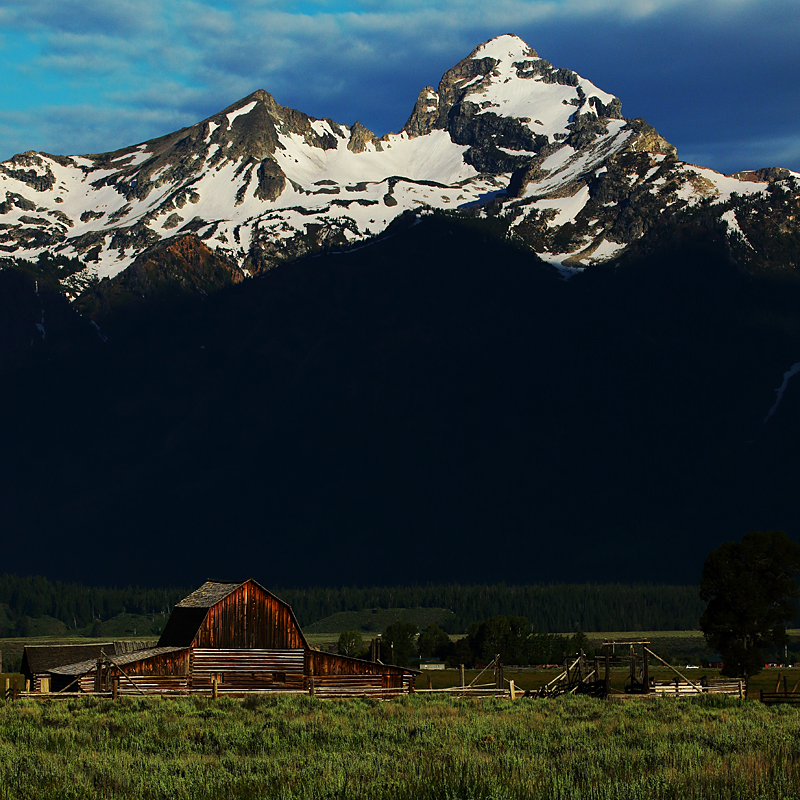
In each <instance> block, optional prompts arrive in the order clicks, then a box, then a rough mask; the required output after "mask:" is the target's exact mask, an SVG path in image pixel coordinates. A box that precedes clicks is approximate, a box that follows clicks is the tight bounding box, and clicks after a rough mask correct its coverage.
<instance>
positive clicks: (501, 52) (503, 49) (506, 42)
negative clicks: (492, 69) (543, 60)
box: [467, 33, 539, 61]
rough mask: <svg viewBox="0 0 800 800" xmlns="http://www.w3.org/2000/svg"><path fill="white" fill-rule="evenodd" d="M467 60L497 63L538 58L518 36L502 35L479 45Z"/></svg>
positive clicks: (511, 34)
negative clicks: (483, 60)
mask: <svg viewBox="0 0 800 800" xmlns="http://www.w3.org/2000/svg"><path fill="white" fill-rule="evenodd" d="M467 58H494V59H496V60H497V61H503V60H505V59H509V58H511V59H515V58H522V59H524V58H539V56H538V55H537V53H536V51H535V50H534V49H533V48H532V47H531V46H530V45H529V44H528V43H527V42H525V41H523V40H522V39H520V38H519V36H516V35H514V34H513V33H504V34H503V35H502V36H495V37H494V38H493V39H489V40H488V41H486V42H483V43H482V44H479V45H478V46H477V47H476V48H475V49H474V50H473V51H472V52H471V53H470V54H469V55H468V56H467Z"/></svg>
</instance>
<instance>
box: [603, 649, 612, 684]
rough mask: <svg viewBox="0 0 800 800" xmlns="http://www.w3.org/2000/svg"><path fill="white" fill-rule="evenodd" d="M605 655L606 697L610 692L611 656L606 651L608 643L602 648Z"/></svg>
mask: <svg viewBox="0 0 800 800" xmlns="http://www.w3.org/2000/svg"><path fill="white" fill-rule="evenodd" d="M603 650H604V651H605V656H606V675H605V681H604V683H605V693H606V697H608V695H609V694H611V656H610V654H609V652H608V645H605V647H604V648H603Z"/></svg>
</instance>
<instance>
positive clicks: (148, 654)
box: [47, 647, 188, 677]
mask: <svg viewBox="0 0 800 800" xmlns="http://www.w3.org/2000/svg"><path fill="white" fill-rule="evenodd" d="M187 649H188V648H186V647H151V648H150V649H148V650H137V651H136V652H134V653H125V655H121V656H115V655H111V653H106V655H108V656H109V657H110V659H111V661H112V663H113V664H116V665H117V666H119V667H124V666H125V665H126V664H133V663H134V662H136V661H144V660H145V659H147V658H152V657H153V656H161V655H165V654H166V653H175V652H177V651H178V650H187ZM98 657H99V656H96V657H95V658H90V659H87V660H85V661H77V662H76V663H74V664H65V665H63V666H59V667H55V668H54V669H50V670H47V671H48V672H50V673H51V674H53V675H69V676H72V677H75V676H77V675H85V674H86V673H87V672H91V671H92V670H93V669H94V668H95V667H96V666H97V658H98Z"/></svg>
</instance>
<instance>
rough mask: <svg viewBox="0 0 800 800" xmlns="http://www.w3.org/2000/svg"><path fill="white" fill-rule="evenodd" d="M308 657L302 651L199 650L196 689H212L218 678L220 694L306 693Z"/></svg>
mask: <svg viewBox="0 0 800 800" xmlns="http://www.w3.org/2000/svg"><path fill="white" fill-rule="evenodd" d="M304 656H305V653H304V651H303V650H302V649H294V650H217V649H207V650H206V649H196V650H194V651H193V652H192V689H210V688H211V681H212V679H214V678H216V679H217V681H218V689H219V690H220V691H227V690H256V689H271V690H275V691H281V690H295V691H298V690H302V689H303V688H304V687H305V676H304V674H303V663H304Z"/></svg>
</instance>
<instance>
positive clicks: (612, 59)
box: [0, 0, 800, 172]
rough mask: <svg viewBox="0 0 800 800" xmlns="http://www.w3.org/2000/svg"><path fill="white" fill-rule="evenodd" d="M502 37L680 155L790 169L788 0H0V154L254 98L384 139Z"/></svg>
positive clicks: (134, 137) (177, 120)
mask: <svg viewBox="0 0 800 800" xmlns="http://www.w3.org/2000/svg"><path fill="white" fill-rule="evenodd" d="M502 33H516V34H517V35H519V36H521V37H522V38H523V39H524V40H525V41H526V42H528V44H530V45H531V46H532V47H534V48H535V49H536V50H537V52H538V53H539V55H540V56H542V57H544V58H546V59H548V60H549V61H551V62H552V63H553V64H555V65H556V66H559V67H568V68H570V69H573V70H575V71H576V72H578V73H579V74H581V75H582V76H583V77H585V78H588V79H589V80H591V81H592V82H593V83H595V84H596V85H597V86H599V87H600V88H601V89H603V90H605V91H607V92H611V93H612V94H615V95H617V96H618V97H619V98H620V99H621V100H622V111H623V114H624V115H625V116H628V117H644V118H645V119H646V120H647V121H648V122H649V123H650V124H651V125H653V126H654V127H656V128H657V129H658V130H659V132H660V133H661V134H662V135H663V136H664V137H665V138H666V139H668V140H669V141H670V142H672V143H673V144H674V145H676V146H677V148H678V153H679V155H680V156H681V158H683V159H685V160H687V161H692V162H695V163H700V164H703V165H706V166H710V167H713V168H715V169H718V170H720V171H723V172H731V171H734V170H737V169H747V168H758V167H762V166H772V165H778V166H786V167H790V168H792V169H795V170H798V171H800V0H703V1H702V2H700V0H484V1H483V2H477V1H476V0H380V2H379V1H378V0H302V2H273V0H227V1H223V0H24V2H23V1H22V0H0V69H2V73H1V74H2V76H3V79H2V82H0V159H5V158H9V157H10V156H11V155H13V154H14V153H17V152H21V151H23V150H44V151H47V152H52V153H69V154H74V153H90V152H100V151H105V150H112V149H115V148H117V147H122V146H125V145H129V144H134V143H138V142H140V141H143V140H145V139H149V138H153V137H155V136H159V135H162V134H165V133H169V132H170V131H173V130H176V129H177V128H180V127H183V126H185V125H191V124H192V123H194V122H197V121H198V120H200V119H203V118H204V117H207V116H210V115H211V114H213V113H215V112H217V111H219V110H221V109H222V108H224V107H225V106H227V105H230V104H231V103H233V102H235V101H236V100H238V99H239V98H241V97H244V96H245V95H247V94H249V93H250V92H252V91H253V90H255V89H266V90H267V91H269V92H270V93H271V94H273V95H274V96H275V98H276V99H277V100H278V102H279V103H281V104H283V105H289V106H293V107H295V108H299V109H300V110H302V111H305V112H306V113H307V114H311V115H313V116H318V117H322V116H329V117H332V118H334V119H335V120H337V121H339V122H342V123H347V124H351V123H352V122H354V121H355V120H356V119H359V120H360V121H361V122H362V123H363V124H365V125H366V126H367V127H368V128H371V129H372V130H374V131H375V132H376V133H379V134H382V133H386V132H387V131H390V130H397V129H399V128H400V127H401V126H402V125H403V123H404V122H405V120H406V118H407V117H408V114H409V113H410V111H411V109H412V108H413V105H414V101H415V99H416V96H417V93H418V92H419V90H420V89H421V88H422V87H423V86H425V85H429V84H430V85H433V86H436V85H437V83H438V81H439V78H440V77H441V75H442V73H443V72H444V71H445V70H446V69H448V68H449V67H451V66H453V65H454V64H455V63H456V62H458V61H459V60H460V59H461V58H463V57H464V56H466V55H467V54H468V53H469V52H470V50H471V49H472V48H473V47H474V46H475V45H476V44H478V43H479V42H481V41H484V40H486V39H489V38H491V37H492V36H497V35H499V34H502Z"/></svg>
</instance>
